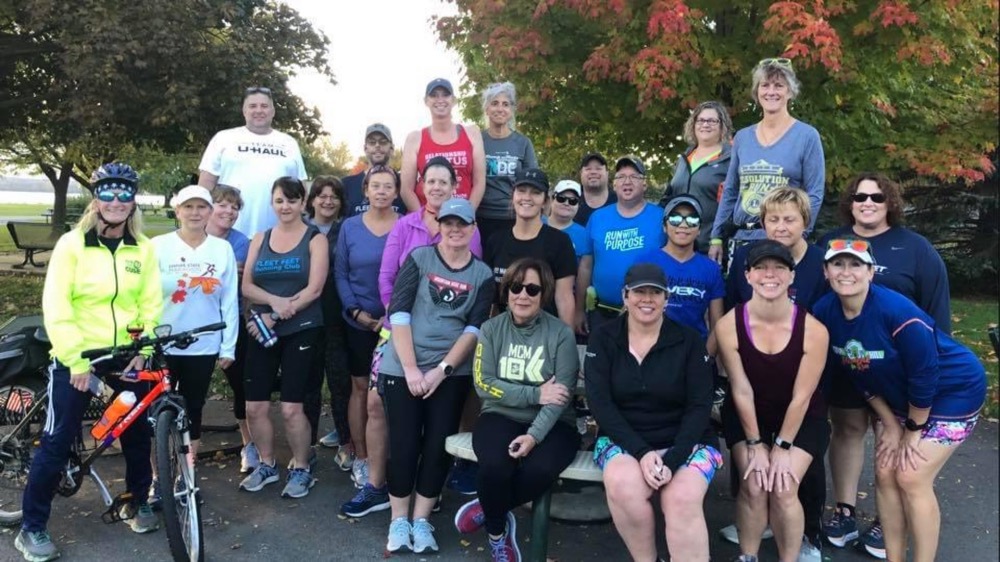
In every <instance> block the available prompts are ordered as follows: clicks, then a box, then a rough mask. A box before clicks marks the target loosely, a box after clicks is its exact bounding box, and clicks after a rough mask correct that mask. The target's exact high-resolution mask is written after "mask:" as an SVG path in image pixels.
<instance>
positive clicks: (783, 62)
mask: <svg viewBox="0 0 1000 562" xmlns="http://www.w3.org/2000/svg"><path fill="white" fill-rule="evenodd" d="M769 64H773V65H775V66H780V67H783V68H792V59H786V58H784V57H780V58H767V59H761V60H760V62H758V63H757V66H758V67H761V66H767V65H769Z"/></svg>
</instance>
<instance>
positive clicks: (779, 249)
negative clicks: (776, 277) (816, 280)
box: [746, 240, 795, 271]
mask: <svg viewBox="0 0 1000 562" xmlns="http://www.w3.org/2000/svg"><path fill="white" fill-rule="evenodd" d="M769 258H770V259H775V260H778V261H780V262H781V263H783V264H785V265H787V266H788V269H795V258H793V257H792V253H791V252H790V251H788V248H786V247H784V246H783V245H781V243H780V242H775V241H774V240H761V241H760V242H757V243H756V244H755V245H754V246H753V247H752V248H750V251H749V252H747V263H746V270H747V271H750V268H752V267H753V266H755V265H757V264H758V263H760V262H761V261H762V260H765V259H769Z"/></svg>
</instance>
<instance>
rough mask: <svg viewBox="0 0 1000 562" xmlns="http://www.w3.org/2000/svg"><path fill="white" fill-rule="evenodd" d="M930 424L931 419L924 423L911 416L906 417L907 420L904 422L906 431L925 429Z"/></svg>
mask: <svg viewBox="0 0 1000 562" xmlns="http://www.w3.org/2000/svg"><path fill="white" fill-rule="evenodd" d="M930 424H931V422H930V420H927V421H925V422H924V423H917V422H915V421H913V420H912V419H910V418H906V421H905V422H903V425H905V426H906V431H923V430H925V429H927V426H929V425H930Z"/></svg>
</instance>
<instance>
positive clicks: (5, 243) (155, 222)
mask: <svg viewBox="0 0 1000 562" xmlns="http://www.w3.org/2000/svg"><path fill="white" fill-rule="evenodd" d="M49 208H51V207H49V206H48V205H22V204H2V205H0V217H17V218H20V217H24V219H25V222H44V221H45V219H43V218H42V215H41V213H42V211H44V210H46V209H49ZM142 219H143V231H144V232H145V233H146V235H147V236H149V237H153V236H156V235H158V234H163V233H165V232H170V231H172V230H174V229H175V228H176V226H175V225H174V221H173V219H168V218H167V217H166V216H165V215H163V214H162V213H160V214H156V215H152V214H148V213H147V214H144V215H143V217H142ZM20 251H21V250H18V249H17V247H16V246H14V241H13V240H11V238H10V232H8V231H7V229H6V228H0V253H18V252H20Z"/></svg>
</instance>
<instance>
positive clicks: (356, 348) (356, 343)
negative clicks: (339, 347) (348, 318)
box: [347, 325, 378, 379]
mask: <svg viewBox="0 0 1000 562" xmlns="http://www.w3.org/2000/svg"><path fill="white" fill-rule="evenodd" d="M377 343H378V332H373V331H371V330H359V329H357V328H355V327H354V326H350V325H348V326H347V371H348V372H349V373H350V374H351V376H352V377H358V378H366V379H367V378H370V377H371V375H372V353H374V352H375V344H377Z"/></svg>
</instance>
